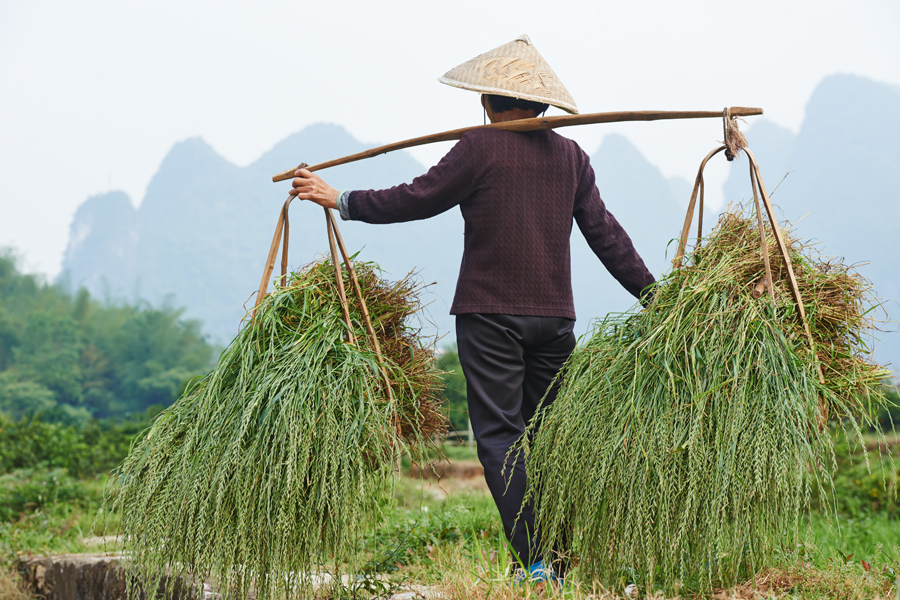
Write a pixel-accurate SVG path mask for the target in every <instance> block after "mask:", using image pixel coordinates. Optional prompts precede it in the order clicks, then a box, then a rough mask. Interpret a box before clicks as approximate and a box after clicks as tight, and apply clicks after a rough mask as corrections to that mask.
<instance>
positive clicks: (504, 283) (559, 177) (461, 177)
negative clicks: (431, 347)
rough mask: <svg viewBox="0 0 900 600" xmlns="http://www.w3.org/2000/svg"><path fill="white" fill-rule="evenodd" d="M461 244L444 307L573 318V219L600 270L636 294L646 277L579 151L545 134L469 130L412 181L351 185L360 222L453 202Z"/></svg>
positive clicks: (429, 212)
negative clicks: (363, 187) (449, 301)
mask: <svg viewBox="0 0 900 600" xmlns="http://www.w3.org/2000/svg"><path fill="white" fill-rule="evenodd" d="M457 205H458V206H459V208H460V211H461V212H462V215H463V219H465V243H464V244H465V245H464V249H463V258H462V264H461V265H460V268H459V280H458V281H457V284H456V296H455V297H454V299H453V306H452V307H451V309H450V314H462V313H491V314H508V315H531V316H547V317H567V318H569V319H574V318H575V307H574V304H573V302H572V280H571V260H570V257H569V238H570V236H571V232H572V218H573V217H574V219H575V222H576V223H578V228H579V229H580V230H581V233H582V234H583V235H584V237H585V239H586V240H587V241H588V244H590V247H591V249H592V250H593V251H594V253H595V254H596V255H597V257H598V258H599V259H600V260H601V261H602V262H603V265H604V266H605V267H606V268H607V270H608V271H609V272H610V273H611V274H612V275H613V277H615V278H616V279H617V280H618V281H619V283H621V284H622V286H624V287H625V289H626V290H628V291H629V292H630V293H631V294H632V295H634V296H635V297H637V298H640V297H641V295H642V292H643V291H645V289H646V288H647V286H649V285H650V284H652V283H654V279H653V275H651V274H650V272H649V271H648V270H647V267H646V266H644V261H643V260H641V257H640V256H638V253H637V252H636V251H635V249H634V245H633V244H632V243H631V238H629V237H628V234H627V233H625V230H624V229H622V226H621V225H619V222H618V221H616V218H615V217H614V216H613V215H612V213H610V212H609V211H608V210H606V206H605V205H604V203H603V200H601V199H600V192H599V191H598V190H597V186H596V185H595V183H594V170H593V169H592V168H591V165H590V162H589V160H588V156H587V154H585V153H584V151H583V150H582V149H581V148H580V147H579V146H578V144H576V143H575V142H573V141H572V140H570V139H568V138H564V137H562V136H561V135H558V134H557V133H554V132H553V131H533V132H528V133H513V132H510V131H501V130H499V129H476V130H474V131H470V132H469V133H467V134H466V135H464V136H463V137H462V139H461V140H460V141H459V143H457V144H456V145H455V146H454V147H453V149H452V150H450V152H449V153H448V154H447V155H446V156H445V157H444V158H442V159H441V161H440V162H439V163H438V164H437V165H436V166H434V167H432V168H431V169H429V170H428V172H427V173H426V174H424V175H422V176H421V177H417V178H416V179H414V180H413V182H412V183H411V184H403V185H398V186H395V187H392V188H391V189H389V190H368V191H354V192H351V193H350V194H349V196H348V198H347V206H346V207H345V211H344V212H345V213H348V214H349V217H350V218H351V219H353V220H359V221H365V222H366V223H398V222H402V221H414V220H417V219H427V218H429V217H433V216H435V215H437V214H440V213H442V212H444V211H446V210H449V209H450V208H453V207H454V206H457Z"/></svg>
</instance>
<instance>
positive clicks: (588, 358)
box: [522, 213, 896, 593]
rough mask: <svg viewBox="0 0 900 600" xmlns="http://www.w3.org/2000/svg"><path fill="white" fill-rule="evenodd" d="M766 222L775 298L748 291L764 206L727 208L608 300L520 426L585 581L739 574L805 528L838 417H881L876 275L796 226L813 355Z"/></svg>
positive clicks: (541, 497) (714, 580)
mask: <svg viewBox="0 0 900 600" xmlns="http://www.w3.org/2000/svg"><path fill="white" fill-rule="evenodd" d="M767 233H768V236H769V240H768V248H769V249H770V252H771V256H770V259H771V263H772V270H773V277H774V278H775V285H774V291H775V297H776V302H775V303H774V304H773V303H772V301H771V299H770V298H769V295H768V294H765V295H763V296H762V297H761V298H759V299H754V298H752V296H751V292H752V290H753V288H754V286H755V285H756V283H757V282H758V281H759V280H760V279H761V278H762V277H763V275H764V267H763V262H762V256H761V244H760V236H759V230H758V227H757V224H756V219H755V217H753V216H752V215H749V216H748V215H738V214H732V213H726V214H725V215H723V216H722V218H721V219H720V221H719V223H718V225H717V227H716V229H715V230H714V231H713V232H712V234H711V235H710V236H709V238H708V239H706V240H705V241H704V242H703V244H702V245H701V246H700V247H699V248H698V249H696V250H695V251H694V252H693V253H692V254H690V255H688V256H687V257H686V258H687V261H686V263H685V266H684V267H683V268H681V269H678V270H674V271H672V272H671V273H669V274H668V275H667V276H666V277H665V278H664V279H663V280H662V281H661V282H660V283H659V284H658V286H657V290H656V297H655V299H654V301H653V303H652V305H651V306H650V307H649V308H648V309H645V310H643V311H640V312H630V313H625V314H618V315H610V316H608V317H607V318H605V319H603V320H602V321H600V322H598V323H596V324H595V327H594V329H593V332H592V333H591V335H590V337H589V338H588V339H587V341H586V343H584V345H583V346H581V347H579V348H578V349H577V350H576V351H575V352H574V354H573V355H572V357H571V359H570V360H569V362H568V363H567V365H566V367H565V371H564V376H563V383H562V388H561V391H560V394H559V396H558V397H557V399H556V402H555V403H554V404H553V405H551V406H549V407H547V408H544V409H542V410H541V412H540V416H541V420H540V421H535V422H534V423H533V424H532V426H531V428H530V431H529V436H530V438H525V439H523V441H522V447H523V448H524V450H525V454H526V456H527V461H528V472H529V493H530V497H531V498H533V499H534V501H535V504H536V516H537V521H538V525H539V527H540V528H541V531H542V533H543V543H544V551H545V553H546V555H550V554H552V553H553V551H554V550H557V549H561V548H570V547H572V546H574V548H575V550H576V556H577V559H578V561H579V562H580V565H581V569H582V573H583V574H584V575H585V576H586V577H587V578H588V579H589V580H591V579H593V580H597V581H600V582H603V583H604V584H606V585H610V586H614V587H615V586H619V587H620V588H621V587H624V585H625V584H627V583H628V582H630V581H634V582H636V583H637V584H638V586H639V587H641V588H642V589H644V590H651V589H654V588H661V589H663V590H665V591H667V592H668V593H679V592H681V593H684V592H703V591H709V590H712V589H714V588H715V587H718V586H728V585H731V584H734V583H736V582H739V581H742V580H745V579H746V578H747V577H749V576H750V575H751V574H753V573H755V572H757V571H758V569H760V568H761V567H763V566H765V565H769V564H771V562H772V560H773V557H774V556H775V555H776V553H777V552H779V551H791V550H792V549H794V548H795V544H796V543H797V542H798V541H800V540H801V530H802V524H803V522H804V516H805V511H806V510H807V508H808V504H809V499H810V493H811V488H812V487H814V486H821V487H820V489H822V490H827V489H828V488H829V487H830V481H831V472H832V469H833V468H834V465H835V463H834V453H833V430H834V429H838V428H840V429H845V430H847V431H849V432H850V433H851V434H852V436H853V437H855V439H857V440H859V437H860V436H861V432H862V431H863V430H864V429H869V428H874V429H876V430H877V429H878V424H877V423H876V422H875V420H874V417H875V414H876V411H877V409H878V407H879V406H880V405H882V403H884V402H885V401H886V400H885V398H884V396H883V394H882V388H881V380H882V379H883V378H884V377H885V376H886V375H887V371H885V370H884V369H882V368H880V367H878V366H876V365H875V364H873V363H872V362H871V360H870V358H869V357H868V347H867V346H866V340H867V337H868V336H869V335H870V333H871V328H872V322H871V320H870V317H869V314H870V313H869V312H868V308H869V306H870V304H871V302H872V298H871V287H870V286H869V284H868V283H867V282H866V281H865V280H863V279H862V278H861V277H860V276H859V275H858V274H856V273H855V272H854V271H853V270H852V269H850V268H848V267H847V266H845V265H843V264H842V263H840V262H838V261H833V260H831V261H829V260H823V259H822V258H821V257H818V256H816V255H815V254H814V253H813V252H812V250H811V249H810V248H803V247H802V246H801V244H799V243H798V242H797V240H795V239H790V238H789V239H788V241H787V243H788V244H789V246H790V253H791V260H792V261H793V264H794V266H795V271H796V275H797V279H798V284H799V286H800V291H801V294H802V297H803V301H804V307H805V310H806V314H807V318H808V320H809V324H810V327H811V330H812V335H813V338H814V341H815V348H816V352H815V354H813V352H812V351H811V349H810V344H809V340H808V339H807V338H806V336H805V333H804V331H803V327H802V324H801V323H800V321H799V316H798V311H797V309H796V306H795V305H794V303H793V300H792V298H791V294H790V290H789V288H788V284H787V274H786V272H785V269H784V261H783V260H782V259H781V257H780V255H778V253H777V250H776V244H775V240H774V237H773V236H772V232H771V230H767ZM788 235H789V234H788ZM819 365H821V368H822V372H823V375H824V383H822V382H820V380H819V375H818V371H817V366H819ZM885 476H887V477H894V478H895V477H896V469H894V470H893V472H892V473H890V474H889V475H885Z"/></svg>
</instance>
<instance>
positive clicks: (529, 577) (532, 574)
mask: <svg viewBox="0 0 900 600" xmlns="http://www.w3.org/2000/svg"><path fill="white" fill-rule="evenodd" d="M514 578H515V582H516V584H517V585H522V584H524V583H525V582H526V581H529V582H531V583H540V582H542V581H544V582H546V581H549V582H550V583H552V584H553V585H554V587H557V588H559V587H562V584H563V580H562V578H561V577H558V576H557V575H556V572H555V571H554V570H553V567H552V566H547V565H545V564H544V561H542V560H539V561H537V562H536V563H534V564H533V565H531V566H530V567H528V570H527V571H526V570H525V569H516V572H515V576H514Z"/></svg>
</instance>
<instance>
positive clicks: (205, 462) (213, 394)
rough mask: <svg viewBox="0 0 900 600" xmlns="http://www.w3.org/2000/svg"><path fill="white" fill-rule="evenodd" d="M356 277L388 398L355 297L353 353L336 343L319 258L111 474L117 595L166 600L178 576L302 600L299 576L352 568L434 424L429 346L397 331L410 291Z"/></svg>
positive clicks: (337, 316)
mask: <svg viewBox="0 0 900 600" xmlns="http://www.w3.org/2000/svg"><path fill="white" fill-rule="evenodd" d="M355 267H356V271H357V275H358V277H359V280H360V286H361V288H362V291H363V295H364V297H365V298H366V300H367V304H368V308H369V311H370V315H371V318H372V322H373V327H374V328H375V330H376V333H377V335H378V336H379V340H380V343H381V348H382V352H383V353H384V358H385V365H386V367H387V371H388V376H389V379H390V381H391V387H392V390H393V398H394V400H393V402H391V401H390V400H389V396H388V394H387V393H386V389H385V387H384V379H383V377H382V374H381V371H380V365H379V360H378V357H377V356H376V355H375V354H374V353H373V351H372V350H370V348H369V347H368V345H367V344H366V339H367V334H366V331H365V327H364V324H363V321H362V315H361V311H360V307H359V306H358V305H356V301H355V297H354V296H353V295H352V292H350V293H349V294H348V295H349V300H350V305H351V306H350V308H351V320H352V325H353V333H354V335H355V337H356V339H357V341H358V344H359V345H358V346H357V345H353V344H349V343H347V326H346V324H345V323H344V321H343V317H342V314H341V309H340V304H339V301H338V295H337V289H336V287H337V286H336V281H335V271H334V268H333V266H332V265H331V263H330V262H328V261H323V262H319V263H315V264H313V265H311V266H309V267H307V268H305V269H303V270H302V271H300V272H298V273H293V274H292V275H291V276H290V278H289V281H288V283H287V285H285V286H283V287H276V290H275V291H274V293H272V294H271V295H270V296H269V297H267V298H266V299H265V300H264V301H263V303H262V304H261V305H260V306H259V307H258V309H257V312H256V316H255V317H254V318H248V320H247V322H246V323H245V326H244V327H243V328H242V329H241V331H240V333H239V334H238V336H237V337H236V338H235V340H234V341H233V342H232V343H231V345H230V346H229V347H228V348H227V349H226V350H225V351H224V352H223V353H222V355H221V356H220V357H219V361H218V364H217V365H216V367H215V369H214V370H213V371H212V372H211V373H210V374H209V375H208V376H207V377H206V378H205V379H204V380H203V381H202V382H201V383H200V384H199V386H198V387H196V388H195V389H194V390H192V391H189V392H186V393H185V395H184V396H183V397H182V398H180V399H179V400H178V401H177V402H176V403H175V404H174V405H172V406H171V407H169V408H168V409H166V410H165V411H163V412H162V413H161V414H160V415H159V417H158V418H157V419H156V420H155V421H154V423H153V424H152V426H151V427H150V428H149V429H148V430H147V431H146V432H144V434H143V436H142V437H141V438H140V439H139V441H137V442H136V443H135V444H134V446H133V447H132V450H131V453H130V454H129V456H128V457H127V458H126V459H125V461H124V462H123V464H122V465H121V466H120V467H119V469H118V471H117V473H116V477H115V478H114V481H113V484H112V486H111V490H110V493H109V497H108V504H110V506H111V509H112V510H113V511H114V512H116V513H118V514H120V515H121V532H122V534H123V537H124V542H123V544H124V550H125V551H127V552H129V553H130V554H131V559H132V560H131V575H132V577H130V578H129V595H130V597H132V598H136V597H138V596H139V595H140V593H141V588H143V589H144V590H152V589H161V590H162V591H164V592H165V593H167V594H171V593H172V592H173V589H174V586H175V585H176V581H177V580H178V579H182V580H183V581H192V582H194V585H199V584H200V583H201V582H202V581H203V580H208V581H211V582H212V583H213V585H214V586H215V587H216V588H217V589H218V590H220V591H221V592H222V593H223V594H224V595H225V597H239V598H246V597H248V594H250V592H251V590H252V591H253V594H254V595H255V597H256V598H259V599H265V598H282V597H288V596H292V595H295V594H299V595H300V596H301V597H305V596H306V595H308V594H309V592H310V591H311V589H312V586H313V584H314V578H313V577H312V576H311V574H312V573H319V574H321V573H323V572H324V571H328V572H330V573H331V574H332V575H334V576H335V577H340V574H341V573H342V572H347V571H350V572H353V569H354V568H356V567H358V564H359V560H358V551H359V542H360V541H361V539H360V538H361V536H362V534H363V533H364V532H365V531H366V530H367V528H369V527H371V526H372V524H373V522H374V521H375V519H376V517H377V514H378V506H379V502H380V501H383V500H384V499H385V497H386V494H387V493H388V492H389V489H388V488H389V486H390V482H391V479H392V476H393V471H394V465H395V463H396V461H397V460H398V459H399V457H400V455H401V453H403V452H405V451H410V452H412V453H413V455H416V453H417V452H420V451H421V450H423V449H424V445H425V444H427V443H429V440H431V439H432V436H433V435H434V434H435V433H438V432H440V431H442V430H443V429H444V428H445V417H444V416H443V415H442V413H441V410H440V399H439V397H438V396H439V379H438V376H437V371H436V370H435V368H434V367H433V354H432V350H431V349H430V348H428V347H426V346H424V345H423V344H422V343H421V341H420V340H419V337H418V331H417V330H415V329H413V328H411V327H410V326H409V324H408V322H407V321H408V317H410V316H411V315H412V314H413V313H414V312H416V311H417V310H418V309H419V304H418V301H417V292H418V289H419V288H418V286H417V285H416V284H415V282H414V281H413V280H412V279H411V278H410V277H407V278H405V279H403V280H402V281H400V282H398V283H395V284H389V283H387V282H385V281H383V280H382V279H381V278H380V276H379V273H378V271H377V269H376V267H375V266H374V265H373V264H371V263H361V262H356V263H355ZM346 273H347V271H346V269H344V274H345V283H344V285H345V288H346V289H347V290H348V292H349V291H350V290H351V289H352V288H351V287H350V285H351V283H350V281H349V278H348V277H347V276H346ZM338 581H340V579H338Z"/></svg>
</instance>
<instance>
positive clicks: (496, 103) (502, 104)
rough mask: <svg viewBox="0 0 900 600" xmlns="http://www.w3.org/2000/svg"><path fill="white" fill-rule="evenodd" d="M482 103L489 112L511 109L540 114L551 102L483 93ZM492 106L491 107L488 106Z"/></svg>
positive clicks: (535, 114)
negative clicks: (544, 102)
mask: <svg viewBox="0 0 900 600" xmlns="http://www.w3.org/2000/svg"><path fill="white" fill-rule="evenodd" d="M481 105H482V106H484V108H485V109H486V110H488V112H490V111H493V112H494V113H502V112H507V111H510V110H523V111H530V112H533V113H534V115H533V116H535V117H536V116H538V115H540V114H542V113H544V112H546V111H547V109H548V108H549V107H550V105H549V104H541V103H539V102H532V101H530V100H521V99H519V98H512V97H510V96H500V95H498V94H482V95H481ZM488 106H490V108H488Z"/></svg>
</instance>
